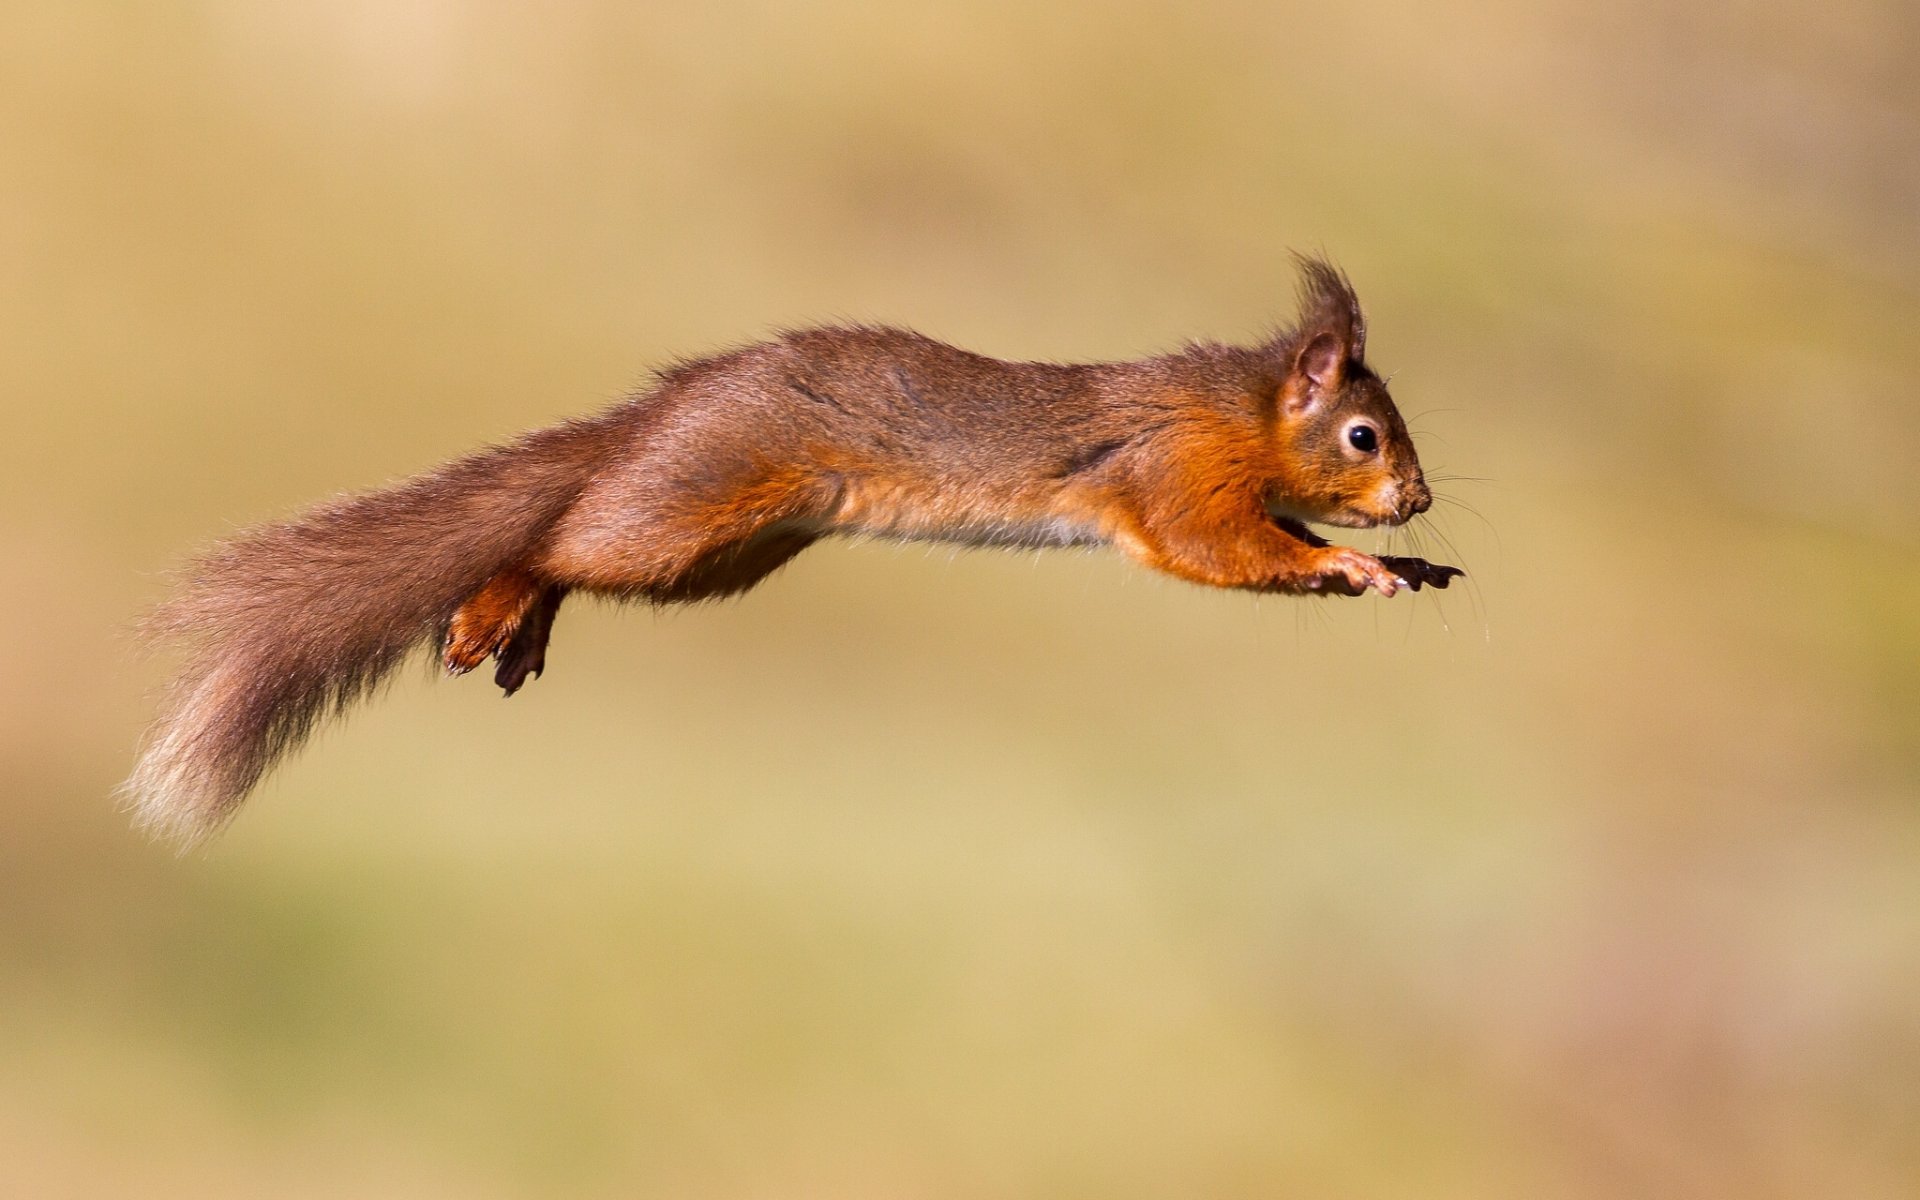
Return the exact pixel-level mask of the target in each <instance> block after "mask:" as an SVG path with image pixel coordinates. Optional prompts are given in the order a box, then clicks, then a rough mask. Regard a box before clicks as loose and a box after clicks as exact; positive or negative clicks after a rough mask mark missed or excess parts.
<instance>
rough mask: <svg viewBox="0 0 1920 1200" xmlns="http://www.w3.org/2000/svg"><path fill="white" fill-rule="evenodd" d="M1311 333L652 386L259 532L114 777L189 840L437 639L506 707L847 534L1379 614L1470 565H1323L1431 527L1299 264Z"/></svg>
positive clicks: (229, 572) (1337, 286)
mask: <svg viewBox="0 0 1920 1200" xmlns="http://www.w3.org/2000/svg"><path fill="white" fill-rule="evenodd" d="M1299 263H1300V267H1301V270H1302V277H1303V283H1302V287H1301V298H1302V303H1301V311H1300V315H1299V318H1298V320H1297V321H1296V323H1295V324H1294V325H1293V327H1292V328H1290V329H1288V330H1285V331H1283V332H1281V333H1279V334H1277V335H1275V336H1274V337H1273V338H1271V339H1270V340H1268V341H1267V342H1265V343H1264V344H1262V345H1258V346H1254V347H1251V348H1243V347H1233V346H1225V345H1218V344H1212V343H1206V344H1196V345H1190V346H1188V347H1187V348H1185V349H1183V350H1181V351H1179V352H1177V353H1173V354H1166V355H1161V356H1159V357H1155V358H1147V359H1142V360H1139V361H1136V362H1117V363H1093V364H1077V365H1060V364H1054V363H1036V362H1002V361H1000V360H998V359H993V358H987V357H985V356H982V355H979V354H972V353H969V352H967V351H965V350H960V349H956V348H955V347H952V346H948V345H944V344H942V343H940V342H937V341H934V340H932V339H931V338H926V337H922V336H921V335H919V334H916V333H912V332H908V331H906V330H900V329H886V328H871V327H864V326H851V327H835V328H820V329H809V330H804V331H800V332H792V333H784V334H781V335H779V336H777V337H775V338H773V339H771V340H769V341H764V342H760V343H757V344H755V345H751V346H747V347H745V348H743V349H739V350H734V351H731V352H729V353H725V354H719V355H715V356H713V357H711V358H705V359H700V360H697V361H692V362H686V363H683V364H681V365H678V366H675V367H673V368H671V369H669V370H666V371H664V372H662V373H661V374H660V376H659V378H658V381H657V382H656V383H655V384H654V385H653V386H652V387H651V388H648V389H647V390H645V391H644V392H642V393H640V394H637V395H635V396H633V397H632V398H630V399H628V400H626V401H625V402H623V403H621V404H619V405H617V406H615V407H614V408H612V409H610V410H608V411H606V412H603V413H600V414H599V415H597V416H593V417H587V418H584V419H579V420H573V421H569V422H566V423H564V424H561V425H558V426H555V427H552V428H548V429H542V430H538V431H536V432H533V433H530V434H527V435H525V436H524V437H522V438H520V439H519V440H517V441H514V442H511V443H509V444H507V445H503V446H498V447H495V448H492V449H488V450H483V451H480V452H479V453H476V454H473V455H471V456H469V457H466V458H462V459H459V460H457V461H455V462H452V463H449V464H447V465H445V466H442V467H440V468H438V469H436V470H433V471H429V472H427V473H426V474H424V475H420V476H417V477H415V478H413V479H410V480H407V481H405V482H402V483H399V484H397V485H395V486H392V487H389V488H385V489H382V490H379V491H374V492H369V493H366V494H362V495H356V496H349V497H346V498H344V499H339V500H335V501H333V502H331V503H327V504H324V505H321V506H320V507H318V508H315V509H313V510H312V511H310V512H308V513H306V514H305V515H303V516H300V517H297V518H295V519H293V520H290V521H286V522H282V523H278V524H270V525H265V526H262V527H259V528H257V529H254V530H251V531H249V532H246V533H243V534H241V535H239V536H238V537H236V538H235V539H233V540H232V541H229V542H227V543H225V544H224V545H221V546H219V547H217V548H215V549H214V550H213V551H211V552H210V553H208V554H207V555H205V556H204V557H202V558H200V559H199V560H198V561H197V562H195V563H194V564H193V565H192V567H191V568H190V569H189V570H188V572H187V573H186V575H185V578H184V580H183V581H182V583H181V586H180V587H179V589H178V591H177V592H176V594H175V595H174V596H173V598H171V599H170V600H168V601H167V602H166V603H164V604H163V605H161V607H160V608H159V609H158V610H156V612H155V614H154V615H153V617H152V618H150V620H149V622H148V625H147V633H148V635H149V636H150V637H151V638H153V639H156V640H161V641H177V642H180V643H182V644H183V645H184V646H185V650H186V654H185V663H184V666H183V667H182V669H181V671H180V672H179V674H178V676H177V677H176V678H175V679H174V680H173V682H172V683H171V684H170V685H169V687H168V689H167V692H166V694H165V698H164V700H163V702H162V707H161V711H160V714H159V716H158V717H157V719H156V720H155V722H154V725H153V728H152V730H151V732H150V734H149V736H148V740H147V743H146V745H145V747H144V750H143V753H142V756H141V758H140V761H139V764H138V765H137V767H136V768H135V770H134V772H133V775H132V777H131V778H130V779H129V780H128V781H127V783H126V784H125V785H124V791H125V793H126V794H127V795H128V796H129V797H130V800H131V804H132V806H133V808H134V809H135V810H136V813H137V816H138V819H139V820H140V822H141V823H142V824H143V825H145V826H147V827H148V828H150V829H153V830H156V831H158V832H160V833H163V834H167V835H172V836H174V837H176V838H178V839H180V840H182V841H192V840H195V839H197V838H198V837H201V836H203V835H205V834H206V833H208V832H210V831H212V830H213V829H216V828H217V827H218V826H220V825H221V824H222V823H223V822H224V821H225V820H226V819H227V818H228V817H230V816H231V815H232V813H233V812H234V810H235V809H236V808H237V807H238V805H239V804H240V802H241V800H242V799H243V798H244V797H245V796H246V794H247V793H248V792H249V791H250V790H251V789H252V788H253V786H254V784H256V783H257V782H258V781H259V779H260V777H261V776H262V775H263V774H264V773H265V772H266V771H267V770H268V769H269V768H270V767H271V766H272V765H273V764H274V762H275V761H277V760H278V759H279V758H280V757H281V756H282V755H283V754H284V753H286V752H287V751H289V750H290V749H292V748H293V747H294V746H295V745H296V744H297V743H298V742H300V741H301V739H302V738H303V737H304V736H305V735H306V734H307V733H308V732H309V731H310V730H311V729H312V728H313V726H314V725H315V724H316V723H317V722H318V721H320V720H321V719H322V718H323V717H326V716H328V715H330V714H333V713H336V712H339V711H341V710H343V709H344V708H346V707H347V706H348V705H349V704H351V703H352V702H354V701H356V700H359V699H361V698H363V697H365V696H367V695H368V694H369V693H371V692H372V691H373V690H374V689H375V687H376V686H377V685H378V684H379V683H380V681H381V680H382V679H383V678H385V677H386V676H387V675H388V673H389V672H391V671H392V670H393V668H394V667H395V666H397V665H398V664H399V663H400V662H401V661H402V660H403V659H404V658H405V657H406V656H407V655H408V654H409V653H410V652H411V651H412V650H413V649H414V648H415V647H417V646H419V645H420V644H421V643H423V642H429V641H432V642H434V643H435V644H437V645H438V646H439V647H440V651H441V655H442V658H443V661H444V663H445V665H446V668H447V670H448V671H449V672H451V673H454V674H460V673H464V672H466V671H470V670H472V669H473V668H474V667H476V666H479V665H480V664H481V663H482V662H483V661H485V660H486V659H488V658H489V657H491V658H493V659H494V660H495V661H496V663H497V666H496V668H495V671H494V681H495V682H496V683H497V684H498V685H499V686H500V687H501V688H502V689H503V690H504V691H505V692H506V694H507V695H512V694H513V693H514V692H515V691H516V690H518V689H519V688H520V686H521V685H522V684H524V683H525V682H526V681H527V679H528V678H529V677H530V676H537V675H539V674H540V673H541V672H542V670H544V669H545V666H546V651H547V639H548V636H549V634H550V632H551V631H552V628H553V621H554V617H555V614H557V613H558V611H559V609H560V605H561V602H562V601H563V600H564V599H565V597H566V596H567V594H568V593H569V592H572V591H585V592H591V593H595V594H599V595H603V596H612V597H615V598H618V599H630V600H643V601H649V602H652V603H655V604H670V603H676V602H681V601H691V600H704V599H708V598H712V597H719V596H727V595H731V594H734V593H738V592H743V591H745V590H747V589H748V588H751V587H752V586H753V585H754V584H756V583H758V582H760V580H762V579H764V578H766V577H767V575H769V574H770V573H772V572H773V571H774V570H776V569H778V568H779V567H780V566H781V565H782V564H784V563H786V562H787V561H788V560H789V559H791V558H793V556H794V555H796V554H798V553H800V552H801V551H802V550H804V549H806V548H807V547H808V546H810V545H812V544H813V543H814V542H815V541H818V540H819V539H820V538H822V537H825V536H827V535H828V534H834V533H848V534H866V535H878V536H882V537H890V538H903V539H911V540H924V541H940V542H957V543H961V544H965V545H972V546H989V545H1005V546H1069V545H1112V546H1116V547H1118V548H1119V549H1120V550H1121V551H1122V552H1123V553H1125V554H1127V555H1129V556H1131V557H1132V558H1134V559H1135V560H1136V561H1138V562H1141V563H1144V564H1146V565H1147V566H1149V567H1153V568H1155V569H1157V570H1160V571H1164V572H1166V573H1168V574H1170V575H1175V576H1178V577H1179V578H1181V579H1186V580H1190V581H1192V582H1195V583H1201V584H1207V585H1210V586H1214V587H1230V588H1245V589H1249V590H1253V591H1261V592H1288V593H1299V594H1315V593H1317V594H1322V595H1325V594H1329V593H1338V594H1341V595H1359V594H1360V593H1362V592H1364V591H1365V590H1366V589H1368V588H1369V587H1371V588H1373V589H1375V590H1377V591H1378V592H1380V594H1381V595H1383V596H1391V595H1393V594H1394V593H1395V592H1396V591H1398V590H1399V589H1401V588H1411V589H1414V590H1418V589H1420V588H1421V587H1422V586H1432V587H1445V586H1447V584H1448V582H1449V581H1450V580H1452V579H1453V578H1454V577H1456V576H1458V575H1461V574H1462V572H1461V571H1460V570H1459V569H1458V568H1455V567H1448V566H1438V565H1435V564H1432V563H1429V562H1426V561H1425V560H1423V559H1418V558H1376V557H1373V556H1371V555H1368V554H1363V553H1361V552H1360V551H1358V550H1352V549H1348V548H1346V547H1342V546H1335V545H1330V544H1328V543H1327V542H1326V541H1325V540H1323V539H1321V538H1319V537H1317V536H1315V535H1314V534H1313V533H1311V532H1310V531H1309V530H1308V529H1307V528H1306V525H1305V524H1304V522H1308V521H1313V522H1317V523H1321V524H1326V525H1337V526H1347V527H1356V528H1364V527H1369V526H1375V525H1382V524H1389V525H1391V524H1399V523H1402V522H1405V521H1407V520H1410V519H1411V518H1413V517H1414V516H1415V515H1417V514H1419V513H1421V512H1424V511H1426V509H1427V508H1428V506H1429V505H1430V504H1431V503H1432V494H1431V493H1430V492H1429V491H1428V489H1427V484H1426V480H1425V479H1424V477H1423V476H1422V475H1421V471H1420V463H1419V460H1418V458H1417V457H1416V456H1415V454H1414V448H1413V442H1412V440H1411V438H1410V437H1409V436H1408V433H1407V427H1406V425H1405V423H1404V422H1402V420H1401V419H1400V414H1399V412H1398V411H1397V410H1396V409H1395V408H1394V405H1393V401H1392V399H1391V398H1390V397H1389V396H1388V394H1387V389H1386V386H1385V384H1383V383H1382V382H1381V380H1380V378H1379V376H1377V375H1376V374H1375V373H1374V372H1373V371H1372V370H1370V369H1369V368H1368V367H1367V365H1366V362H1365V351H1366V325H1365V320H1364V318H1363V316H1362V314H1361V310H1360V305H1359V301H1358V300H1357V298H1356V297H1355V295H1354V292H1353V287H1352V285H1351V284H1350V283H1349V282H1348V280H1347V278H1346V276H1345V275H1343V274H1342V273H1341V272H1339V271H1338V270H1336V269H1335V268H1334V267H1332V266H1331V265H1329V264H1328V263H1327V262H1325V261H1324V260H1321V259H1314V258H1301V259H1300V260H1299Z"/></svg>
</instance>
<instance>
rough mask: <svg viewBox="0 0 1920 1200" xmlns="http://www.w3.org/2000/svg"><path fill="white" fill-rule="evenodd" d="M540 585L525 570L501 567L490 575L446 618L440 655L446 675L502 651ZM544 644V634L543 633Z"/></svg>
mask: <svg viewBox="0 0 1920 1200" xmlns="http://www.w3.org/2000/svg"><path fill="white" fill-rule="evenodd" d="M541 594H542V586H541V585H540V584H539V583H537V582H536V581H535V580H534V579H533V577H532V576H530V575H528V574H527V573H526V572H525V571H521V570H510V571H502V572H501V573H500V574H498V575H495V576H494V577H493V578H492V579H489V580H488V581H487V582H486V584H485V585H484V586H482V587H481V589H480V590H479V591H477V592H475V593H474V594H473V595H472V596H469V597H468V598H467V600H466V602H465V603H463V604H461V606H460V607H459V608H458V609H456V610H454V614H453V618H452V619H451V620H449V621H448V622H447V636H446V643H445V645H444V646H442V647H441V653H440V658H441V662H442V663H444V664H445V666H446V669H447V673H448V674H449V675H464V674H466V673H467V672H468V671H471V670H473V669H474V668H475V667H477V666H479V665H480V664H481V663H483V662H485V661H486V660H487V659H488V658H489V657H490V656H493V655H498V654H502V653H504V652H505V650H506V648H507V647H508V646H509V645H511V644H512V643H513V640H514V638H515V637H516V635H517V634H518V633H519V631H520V629H521V627H522V626H523V625H525V624H526V618H527V617H528V615H529V613H530V610H532V609H533V608H534V607H535V606H536V602H537V601H538V600H539V599H540V597H541ZM541 641H542V643H543V644H544V641H545V638H544V637H542V639H541Z"/></svg>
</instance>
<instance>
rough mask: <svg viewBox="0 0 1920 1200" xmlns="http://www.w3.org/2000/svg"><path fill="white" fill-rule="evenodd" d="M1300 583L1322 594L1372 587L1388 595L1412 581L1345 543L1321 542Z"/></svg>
mask: <svg viewBox="0 0 1920 1200" xmlns="http://www.w3.org/2000/svg"><path fill="white" fill-rule="evenodd" d="M1302 586H1303V587H1304V588H1305V589H1306V590H1307V591H1309V592H1317V593H1319V594H1321V595H1330V596H1358V595H1360V594H1361V593H1362V592H1364V591H1366V590H1367V589H1368V588H1369V587H1371V588H1373V589H1375V590H1376V591H1378V592H1379V593H1380V594H1381V595H1382V596H1391V595H1393V594H1394V593H1395V592H1397V591H1399V590H1400V589H1401V588H1403V587H1411V586H1413V585H1412V583H1411V582H1410V581H1409V580H1406V579H1403V578H1401V577H1400V576H1399V575H1398V574H1396V573H1395V571H1394V569H1393V568H1392V567H1389V566H1388V565H1387V564H1386V563H1385V562H1382V561H1381V560H1380V559H1377V558H1375V557H1374V556H1373V555H1371V554H1362V553H1361V552H1360V551H1358V550H1354V549H1350V548H1349V547H1346V546H1324V547H1321V548H1320V549H1319V550H1317V551H1316V552H1315V554H1314V563H1313V570H1312V572H1311V573H1310V574H1309V575H1307V577H1306V578H1305V580H1303V582H1302Z"/></svg>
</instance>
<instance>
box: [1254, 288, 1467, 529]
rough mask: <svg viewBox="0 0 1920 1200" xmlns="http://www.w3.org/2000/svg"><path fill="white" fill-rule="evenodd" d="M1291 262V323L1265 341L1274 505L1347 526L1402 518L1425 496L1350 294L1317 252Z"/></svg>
mask: <svg viewBox="0 0 1920 1200" xmlns="http://www.w3.org/2000/svg"><path fill="white" fill-rule="evenodd" d="M1299 264H1300V270H1301V286H1300V295H1301V308H1300V320H1299V323H1298V324H1297V325H1296V326H1295V327H1294V328H1293V329H1292V330H1291V331H1290V332H1288V333H1284V334H1282V335H1280V336H1279V337H1277V338H1275V339H1274V341H1273V342H1272V343H1270V345H1269V349H1270V350H1271V351H1272V352H1273V353H1274V354H1275V355H1276V357H1277V358H1278V364H1277V365H1278V367H1279V373H1280V374H1281V382H1280V386H1279V392H1278V395H1277V396H1276V398H1275V399H1276V404H1275V410H1276V417H1277V420H1278V432H1279V437H1280V442H1281V446H1282V453H1281V456H1280V458H1281V463H1282V465H1283V467H1284V468H1285V472H1284V478H1283V479H1282V480H1281V481H1280V489H1279V494H1278V495H1277V496H1276V497H1275V505H1276V511H1277V512H1279V513H1280V515H1284V516H1289V517H1294V518H1297V519H1300V520H1306V521H1314V522H1318V523H1320V524H1324V525H1341V526H1347V527H1350V528H1366V527H1369V526H1374V525H1398V524H1401V523H1403V522H1405V521H1410V520H1412V519H1413V518H1414V517H1416V516H1418V515H1419V514H1421V513H1423V512H1425V511H1427V509H1428V508H1429V507H1430V506H1431V505H1432V504H1433V494H1432V492H1430V491H1429V490H1428V489H1427V481H1426V478H1425V476H1423V475H1422V474H1421V473H1420V459H1419V457H1418V456H1417V455H1416V454H1415V453H1414V450H1413V438H1412V436H1411V435H1409V434H1408V433H1407V426H1406V422H1404V421H1402V420H1401V419H1400V410H1399V409H1397V408H1395V407H1394V404H1393V398H1392V397H1391V396H1389V395H1388V394H1387V385H1386V384H1385V383H1383V382H1382V381H1381V379H1380V377H1379V376H1378V375H1376V374H1374V372H1373V371H1372V369H1371V368H1369V367H1368V366H1367V364H1366V349H1367V323H1366V318H1365V316H1364V315H1363V314H1362V313H1361V311H1360V301H1359V298H1358V297H1356V296H1355V295H1354V294H1353V285H1352V284H1351V283H1349V282H1348V281H1347V277H1346V276H1345V275H1343V274H1342V273H1341V272H1340V271H1339V270H1338V269H1336V268H1335V267H1334V266H1333V265H1332V264H1330V263H1328V262H1326V261H1325V260H1324V259H1319V258H1307V257H1300V258H1299Z"/></svg>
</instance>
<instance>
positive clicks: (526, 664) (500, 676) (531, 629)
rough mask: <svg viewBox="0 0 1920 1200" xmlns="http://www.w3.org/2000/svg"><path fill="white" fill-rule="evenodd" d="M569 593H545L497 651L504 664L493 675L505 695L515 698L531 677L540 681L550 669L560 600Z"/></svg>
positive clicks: (551, 590)
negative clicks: (549, 656)
mask: <svg viewBox="0 0 1920 1200" xmlns="http://www.w3.org/2000/svg"><path fill="white" fill-rule="evenodd" d="M566 594H567V593H566V589H565V588H559V587H549V588H547V589H546V590H545V591H543V592H541V593H540V597H539V599H537V600H536V601H535V602H534V604H533V606H532V607H531V608H529V609H528V610H527V613H526V615H525V616H524V617H523V618H522V619H521V621H520V624H519V627H518V628H516V629H515V630H514V631H513V636H512V637H511V638H509V639H508V641H507V644H506V645H504V646H502V647H500V649H499V650H497V651H495V652H494V657H496V658H497V659H499V662H500V665H499V666H498V667H497V668H495V670H494V672H493V682H494V683H495V684H497V685H499V688H500V691H501V692H502V693H503V694H505V695H508V696H511V695H513V694H514V693H515V692H517V691H519V690H520V689H521V688H522V687H523V686H525V684H526V682H527V680H528V678H529V677H531V678H534V679H538V678H539V677H540V674H541V672H543V671H545V670H546V668H547V639H548V638H549V637H550V636H551V635H552V633H553V618H554V614H556V613H558V612H559V611H560V601H561V600H563V599H564V598H565V597H566Z"/></svg>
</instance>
